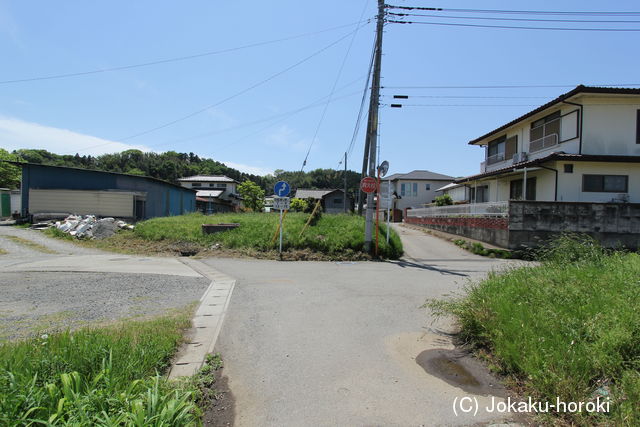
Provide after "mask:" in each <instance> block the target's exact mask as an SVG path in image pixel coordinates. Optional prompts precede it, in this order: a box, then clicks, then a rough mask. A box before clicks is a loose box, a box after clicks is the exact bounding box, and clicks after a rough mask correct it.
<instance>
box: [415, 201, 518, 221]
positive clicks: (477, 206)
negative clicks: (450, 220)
mask: <svg viewBox="0 0 640 427" xmlns="http://www.w3.org/2000/svg"><path fill="white" fill-rule="evenodd" d="M407 216H408V217H414V218H428V217H465V216H474V217H475V216H480V217H482V216H484V217H494V218H495V217H498V218H506V217H508V216H509V202H508V201H503V202H486V203H469V204H465V205H451V206H433V207H430V208H420V209H409V210H407Z"/></svg>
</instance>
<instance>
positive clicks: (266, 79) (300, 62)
mask: <svg viewBox="0 0 640 427" xmlns="http://www.w3.org/2000/svg"><path fill="white" fill-rule="evenodd" d="M365 25H366V24H365ZM358 28H360V27H358ZM356 30H357V29H356ZM354 32H355V30H354V31H351V32H349V33H348V34H346V35H344V36H342V37H340V38H339V39H338V40H336V41H334V42H332V43H330V44H328V45H327V46H325V47H323V48H322V49H320V50H317V51H316V52H314V53H312V54H311V55H309V56H306V57H305V58H303V59H301V60H300V61H298V62H296V63H294V64H293V65H290V66H288V67H286V68H284V69H282V70H280V71H278V72H277V73H275V74H272V75H270V76H269V77H267V78H265V79H263V80H260V81H259V82H257V83H255V84H253V85H251V86H249V87H247V88H245V89H243V90H241V91H240V92H236V93H235V94H233V95H230V96H228V97H226V98H224V99H222V100H220V101H218V102H216V103H214V104H211V105H207V106H206V107H204V108H200V109H199V110H196V111H194V112H192V113H189V114H186V115H184V116H181V117H179V118H177V119H174V120H171V121H169V122H166V123H163V124H161V125H158V126H155V127H153V128H151V129H147V130H145V131H142V132H138V133H136V134H133V135H130V136H127V137H125V138H121V139H120V140H119V141H120V142H121V141H127V140H129V139H133V138H137V137H139V136H142V135H146V134H149V133H151V132H155V131H157V130H160V129H163V128H166V127H168V126H171V125H174V124H176V123H179V122H181V121H184V120H187V119H190V118H191V117H194V116H197V115H198V114H201V113H204V112H205V111H207V110H210V109H211V108H214V107H217V106H219V105H221V104H224V103H225V102H227V101H230V100H232V99H234V98H237V97H239V96H241V95H244V94H245V93H247V92H249V91H251V90H253V89H255V88H257V87H259V86H262V85H263V84H265V83H267V82H269V81H271V80H273V79H275V78H276V77H279V76H281V75H282V74H285V73H286V72H288V71H290V70H292V69H294V68H296V67H298V66H300V65H302V64H304V63H305V62H307V61H309V60H310V59H312V58H314V57H316V56H318V55H320V54H321V53H322V52H324V51H326V50H328V49H329V48H331V47H333V46H335V45H336V44H338V43H340V42H341V41H342V40H344V39H346V38H347V37H349V36H350V35H351V34H353V33H354Z"/></svg>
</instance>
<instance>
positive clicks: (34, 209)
mask: <svg viewBox="0 0 640 427" xmlns="http://www.w3.org/2000/svg"><path fill="white" fill-rule="evenodd" d="M11 163H13V164H14V165H16V166H20V167H21V168H22V182H21V187H20V192H21V194H20V198H21V200H20V203H19V204H18V203H15V205H16V207H18V206H19V209H20V215H21V216H22V217H30V216H31V215H34V214H57V215H64V214H79V215H87V214H92V215H97V216H103V217H107V216H111V217H116V218H129V219H134V220H135V219H148V218H154V217H159V216H171V215H182V214H184V213H188V212H194V211H195V209H196V206H195V205H196V197H195V192H194V191H192V190H190V189H188V188H183V187H181V186H179V185H175V184H172V183H170V182H166V181H162V180H159V179H156V178H151V177H148V176H138V175H128V174H123V173H115V172H104V171H97V170H89V169H80V168H69V167H62V166H49V165H42V164H35V163H21V162H11ZM16 201H17V200H16Z"/></svg>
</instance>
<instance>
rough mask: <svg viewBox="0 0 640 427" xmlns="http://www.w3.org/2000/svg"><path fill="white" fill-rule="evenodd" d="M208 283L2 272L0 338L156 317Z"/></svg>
mask: <svg viewBox="0 0 640 427" xmlns="http://www.w3.org/2000/svg"><path fill="white" fill-rule="evenodd" d="M209 283H210V280H208V279H205V278H196V277H179V276H168V275H158V274H118V273H109V274H106V273H35V272H28V273H27V272H21V273H2V274H0V341H2V340H5V339H17V338H23V337H27V336H30V335H34V334H38V333H45V332H46V333H50V332H54V331H56V330H61V329H66V328H77V327H80V326H83V325H90V324H96V323H105V322H112V321H114V320H117V319H122V318H130V317H136V316H149V315H159V314H162V313H166V312H167V310H169V309H173V308H184V307H186V306H188V305H189V304H192V303H195V302H197V301H198V300H199V299H200V297H201V296H202V294H203V293H204V291H205V290H206V289H207V287H208V286H209Z"/></svg>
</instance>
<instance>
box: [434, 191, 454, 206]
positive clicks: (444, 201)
mask: <svg viewBox="0 0 640 427" xmlns="http://www.w3.org/2000/svg"><path fill="white" fill-rule="evenodd" d="M435 200H436V206H448V205H452V204H453V199H452V198H451V196H450V195H449V194H443V195H442V196H438V197H436V199H435Z"/></svg>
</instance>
